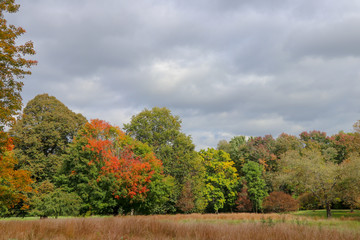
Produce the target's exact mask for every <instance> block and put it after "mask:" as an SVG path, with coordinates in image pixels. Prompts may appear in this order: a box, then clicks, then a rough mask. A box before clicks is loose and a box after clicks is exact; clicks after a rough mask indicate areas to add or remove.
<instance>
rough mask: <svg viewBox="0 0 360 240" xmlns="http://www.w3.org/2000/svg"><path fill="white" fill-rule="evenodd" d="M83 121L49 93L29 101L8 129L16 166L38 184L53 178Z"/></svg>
mask: <svg viewBox="0 0 360 240" xmlns="http://www.w3.org/2000/svg"><path fill="white" fill-rule="evenodd" d="M85 122H86V118H85V117H84V116H82V115H81V114H76V113H74V112H72V111H71V110H69V109H68V108H67V107H66V106H65V105H64V104H63V103H62V102H60V101H59V100H57V99H56V98H55V97H52V96H49V95H48V94H41V95H37V96H36V97H35V98H34V99H32V100H31V101H29V102H28V104H27V105H26V107H25V108H24V112H23V114H22V115H21V117H20V118H19V120H18V121H17V122H16V124H15V125H14V127H13V128H12V130H11V135H12V137H13V138H14V141H15V145H16V147H15V152H16V156H17V157H18V159H19V164H18V166H19V167H20V168H21V169H25V170H29V171H30V172H31V174H32V176H33V178H34V179H36V181H37V182H41V181H43V180H45V179H50V180H51V179H52V177H53V176H54V175H55V173H56V172H57V171H58V170H59V168H60V166H61V164H62V155H63V154H65V153H66V149H67V147H68V145H69V143H71V142H72V141H73V138H74V136H75V135H76V133H77V131H78V130H79V129H80V128H81V126H82V125H83V124H85Z"/></svg>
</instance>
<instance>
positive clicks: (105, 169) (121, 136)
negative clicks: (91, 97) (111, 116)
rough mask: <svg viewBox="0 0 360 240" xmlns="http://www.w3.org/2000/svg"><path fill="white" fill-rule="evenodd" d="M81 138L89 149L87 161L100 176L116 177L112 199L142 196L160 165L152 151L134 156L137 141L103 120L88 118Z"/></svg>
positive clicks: (137, 145) (85, 148) (86, 148)
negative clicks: (83, 138)
mask: <svg viewBox="0 0 360 240" xmlns="http://www.w3.org/2000/svg"><path fill="white" fill-rule="evenodd" d="M82 137H85V138H86V139H87V144H86V145H85V147H84V150H90V151H91V152H92V154H93V158H92V159H91V161H90V162H89V163H88V164H89V165H91V164H98V165H99V166H101V168H100V169H101V170H100V175H99V179H98V180H100V176H107V175H112V176H113V177H115V178H116V180H117V185H118V188H117V189H116V190H114V192H113V195H114V197H115V198H121V197H122V198H127V197H128V198H130V199H132V198H134V197H135V196H137V197H140V198H141V197H143V196H144V195H145V194H146V192H148V190H149V189H148V188H147V185H148V184H149V182H150V181H151V177H152V176H153V174H154V170H153V168H154V167H157V168H159V167H160V166H161V162H160V160H158V159H156V158H155V156H154V154H152V153H151V152H148V153H144V154H143V155H137V154H136V152H137V150H138V149H137V148H138V147H139V143H137V142H135V141H134V140H132V139H131V138H130V137H128V136H127V135H126V134H125V133H124V132H122V131H121V130H120V129H119V128H118V127H113V126H111V125H110V124H109V123H107V122H105V121H102V120H98V119H95V120H91V122H89V123H87V124H86V125H85V127H84V131H83V134H82Z"/></svg>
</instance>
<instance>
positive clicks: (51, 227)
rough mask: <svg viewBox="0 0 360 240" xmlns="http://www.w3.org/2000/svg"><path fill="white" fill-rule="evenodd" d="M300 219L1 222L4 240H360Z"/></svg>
mask: <svg viewBox="0 0 360 240" xmlns="http://www.w3.org/2000/svg"><path fill="white" fill-rule="evenodd" d="M294 219H295V217H293V216H291V215H278V214H266V215H262V214H217V215H215V214H214V215H212V214H205V215H201V214H191V215H171V216H169V215H162V216H124V217H104V218H67V219H45V220H28V221H20V220H15V221H10V220H9V221H0V239H7V240H8V239H17V240H20V239H26V240H28V239H29V240H32V239H43V240H45V239H55V240H62V239H90V240H91V239H108V240H110V239H209V240H212V239H214V240H215V239H216V240H218V239H254V240H258V239H259V240H260V239H267V240H272V239H276V240H285V239H295V240H297V239H299V240H306V239H327V240H348V239H352V240H355V239H360V235H359V233H358V232H345V231H337V230H334V229H328V228H319V227H315V226H307V225H306V224H295V223H291V221H292V220H294ZM296 219H298V218H296ZM275 221H276V223H275ZM298 221H299V219H298Z"/></svg>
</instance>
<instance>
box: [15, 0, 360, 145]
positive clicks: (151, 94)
mask: <svg viewBox="0 0 360 240" xmlns="http://www.w3.org/2000/svg"><path fill="white" fill-rule="evenodd" d="M18 2H19V3H20V4H21V8H20V11H19V12H18V13H16V14H13V15H10V16H9V20H10V21H11V22H12V23H14V24H15V25H20V26H23V27H24V28H25V29H26V30H27V32H28V33H27V34H26V35H25V36H24V38H22V39H21V41H23V39H31V40H33V41H34V43H35V46H36V50H37V55H36V59H37V60H38V61H39V65H38V66H37V67H35V68H34V69H33V75H32V76H30V77H28V78H26V79H25V81H24V82H25V87H24V91H23V96H24V100H25V102H26V101H27V100H29V99H31V98H33V97H34V96H35V95H37V94H40V93H44V92H46V93H49V94H51V95H54V96H56V97H57V98H58V99H60V100H61V101H63V102H64V103H65V104H66V105H67V106H69V107H70V108H71V109H73V110H74V111H79V112H81V113H83V114H84V115H85V116H87V117H88V118H95V117H96V118H101V119H104V120H107V121H110V122H112V123H114V124H117V125H119V126H122V124H123V123H126V122H128V121H129V119H130V117H131V115H133V114H136V113H138V112H139V111H141V110H142V109H143V108H145V107H147V108H151V107H153V106H166V107H168V108H170V109H171V110H172V111H173V113H174V114H177V115H179V116H180V117H181V118H182V119H183V130H184V131H185V132H186V133H187V134H191V135H192V136H193V139H194V141H195V144H196V145H197V146H198V148H202V147H207V146H211V147H214V146H216V143H217V142H218V141H219V140H220V139H222V138H227V139H229V138H231V137H232V136H234V135H240V134H243V135H249V136H250V135H252V136H257V135H265V134H273V135H274V136H276V135H278V134H280V133H281V132H287V133H291V134H298V133H300V132H301V131H305V130H313V129H318V130H322V131H328V132H329V133H336V132H337V131H339V130H345V131H351V128H352V124H353V123H354V122H355V121H356V120H358V119H359V112H360V109H359V107H358V106H357V103H358V102H359V100H360V99H359V97H358V96H359V94H358V93H359V90H360V89H359V88H360V84H359V77H360V70H358V66H359V64H360V58H359V52H360V50H359V46H358V44H357V42H358V41H359V40H360V39H359V38H360V32H359V24H360V21H359V19H360V11H359V10H360V4H359V3H358V2H357V1H346V2H338V1H323V0H320V1H287V0H276V1H264V0H256V1H220V0H211V1H202V0H201V1H180V0H179V1H175V0H174V1H165V0H164V1H135V2H131V3H130V2H128V1H116V0H106V1H102V2H100V1H95V0H86V1H85V0H80V1H70V0H63V1H55V0H47V1H45V0H33V1H24V0H22V1H18Z"/></svg>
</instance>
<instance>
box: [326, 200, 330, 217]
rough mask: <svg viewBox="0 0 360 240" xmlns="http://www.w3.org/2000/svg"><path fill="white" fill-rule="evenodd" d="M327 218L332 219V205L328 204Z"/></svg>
mask: <svg viewBox="0 0 360 240" xmlns="http://www.w3.org/2000/svg"><path fill="white" fill-rule="evenodd" d="M326 217H327V218H331V203H329V202H326Z"/></svg>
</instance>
